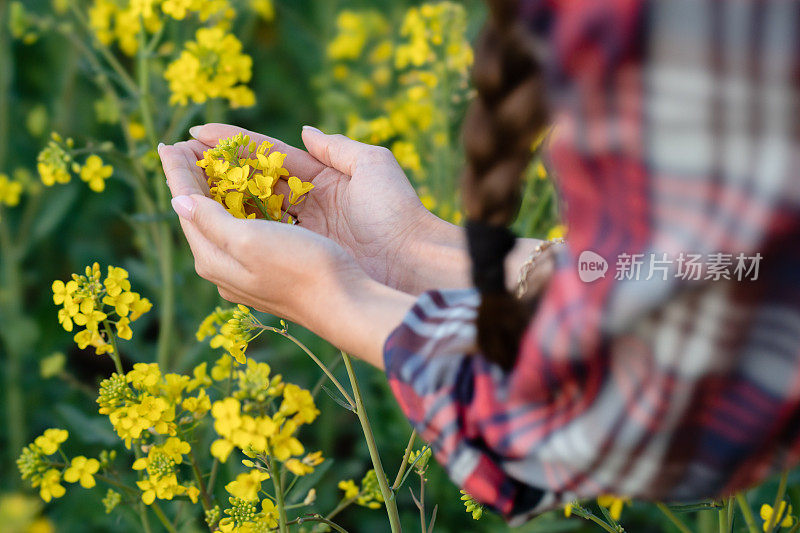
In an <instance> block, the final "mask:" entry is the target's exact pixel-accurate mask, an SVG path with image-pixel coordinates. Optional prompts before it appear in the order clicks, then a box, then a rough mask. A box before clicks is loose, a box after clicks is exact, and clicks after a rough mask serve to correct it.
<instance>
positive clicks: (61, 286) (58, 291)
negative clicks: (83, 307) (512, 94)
mask: <svg viewBox="0 0 800 533" xmlns="http://www.w3.org/2000/svg"><path fill="white" fill-rule="evenodd" d="M77 290H78V284H77V282H75V281H68V282H67V283H64V282H63V281H61V280H60V279H57V280H55V281H54V282H53V303H54V304H56V305H61V304H63V303H64V302H65V301H67V299H69V301H70V303H71V302H72V300H71V297H72V295H73V294H75V291H77ZM75 309H76V312H77V307H76V308H75ZM72 314H75V313H72Z"/></svg>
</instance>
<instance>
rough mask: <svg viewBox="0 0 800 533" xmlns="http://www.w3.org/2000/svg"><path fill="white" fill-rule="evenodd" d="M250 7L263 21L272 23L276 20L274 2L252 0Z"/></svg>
mask: <svg viewBox="0 0 800 533" xmlns="http://www.w3.org/2000/svg"><path fill="white" fill-rule="evenodd" d="M250 7H251V8H252V10H253V11H255V12H256V13H257V14H258V16H259V17H261V18H262V19H263V20H266V21H270V20H272V19H274V18H275V7H274V6H273V5H272V0H250Z"/></svg>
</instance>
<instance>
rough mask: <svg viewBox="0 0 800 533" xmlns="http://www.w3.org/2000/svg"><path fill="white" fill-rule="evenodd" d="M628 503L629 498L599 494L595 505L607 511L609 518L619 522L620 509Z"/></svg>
mask: <svg viewBox="0 0 800 533" xmlns="http://www.w3.org/2000/svg"><path fill="white" fill-rule="evenodd" d="M630 501H631V500H630V498H623V497H620V496H614V495H613V494H601V495H600V496H598V497H597V505H601V506H603V507H605V508H606V509H608V512H609V514H610V515H611V518H613V519H614V520H619V517H620V516H622V507H623V506H624V505H625V504H626V503H628V502H630Z"/></svg>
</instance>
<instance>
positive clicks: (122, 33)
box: [88, 0, 235, 56]
mask: <svg viewBox="0 0 800 533" xmlns="http://www.w3.org/2000/svg"><path fill="white" fill-rule="evenodd" d="M162 14H163V15H167V16H169V17H171V18H173V19H176V20H183V19H184V18H186V17H187V16H188V15H190V14H196V15H197V17H198V18H199V19H200V21H202V22H206V21H209V20H212V21H217V22H218V23H227V22H228V21H229V20H230V19H232V18H233V17H234V15H235V12H234V10H233V9H232V8H231V6H230V3H229V1H228V0H127V1H126V0H122V1H120V0H93V2H92V5H91V6H90V7H89V17H88V18H89V26H90V27H91V28H92V31H93V32H94V34H95V37H97V40H98V41H100V42H101V43H102V44H104V45H106V46H109V45H111V44H113V43H116V44H117V45H118V46H119V48H120V50H122V52H123V53H125V54H127V55H129V56H133V55H134V54H136V52H137V51H138V49H139V34H140V29H142V27H143V29H144V30H145V31H146V32H147V33H149V34H153V33H156V32H158V31H160V30H161V28H162V25H163V24H164V19H163V17H162Z"/></svg>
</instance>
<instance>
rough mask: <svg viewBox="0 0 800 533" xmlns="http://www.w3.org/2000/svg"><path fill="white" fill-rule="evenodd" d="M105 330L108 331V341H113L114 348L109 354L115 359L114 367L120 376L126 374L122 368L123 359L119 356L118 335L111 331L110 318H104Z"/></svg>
mask: <svg viewBox="0 0 800 533" xmlns="http://www.w3.org/2000/svg"><path fill="white" fill-rule="evenodd" d="M103 330H104V331H105V332H106V337H108V342H110V343H111V347H112V349H113V350H114V351H113V352H111V353H110V354H109V356H110V357H111V360H112V361H114V368H116V369H117V374H119V375H120V376H124V375H125V371H124V370H123V369H122V361H121V360H120V358H119V348H117V337H116V336H115V335H114V333H113V332H112V331H111V324H110V323H109V321H108V320H103Z"/></svg>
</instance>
